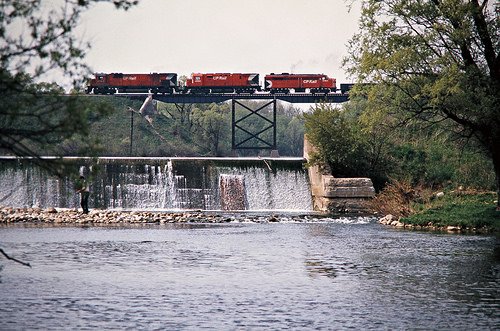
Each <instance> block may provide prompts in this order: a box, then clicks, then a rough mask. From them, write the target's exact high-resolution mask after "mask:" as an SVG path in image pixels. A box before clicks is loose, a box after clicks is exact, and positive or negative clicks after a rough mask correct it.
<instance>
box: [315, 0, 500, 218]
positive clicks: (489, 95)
mask: <svg viewBox="0 0 500 331" xmlns="http://www.w3.org/2000/svg"><path fill="white" fill-rule="evenodd" d="M499 13H500V12H499V11H498V5H497V4H493V3H490V2H488V1H482V2H479V1H459V0H456V1H447V2H441V1H427V2H415V1H403V0H389V1H377V0H367V1H364V2H363V10H362V17H361V20H360V30H359V31H360V32H359V33H357V34H356V35H354V36H353V38H352V39H351V41H350V49H349V56H348V57H346V59H345V66H346V67H347V69H348V71H349V72H350V73H351V75H352V76H353V77H355V78H356V81H357V82H358V83H359V84H356V86H355V87H354V89H353V90H352V91H351V102H350V103H349V104H348V105H347V106H346V107H343V108H341V109H333V108H331V107H329V109H325V107H317V108H316V110H315V111H314V112H312V114H310V115H306V123H305V125H306V134H307V135H308V137H309V138H310V140H311V142H312V143H313V145H316V146H317V147H318V150H317V154H316V157H315V159H314V160H313V161H317V162H323V163H326V164H328V165H329V166H330V168H331V171H332V174H333V175H334V176H335V175H337V176H339V175H340V176H343V175H347V176H348V175H350V174H352V173H353V172H354V173H357V174H358V175H360V176H367V177H371V178H373V180H374V184H375V186H376V188H377V189H378V190H382V189H383V188H384V187H385V192H391V191H401V192H399V193H400V194H390V193H389V194H386V195H385V196H384V195H383V193H382V195H381V196H380V199H379V200H378V202H379V204H380V205H383V204H385V206H384V208H385V209H387V211H386V212H389V210H390V211H391V213H393V214H400V216H401V217H408V216H409V215H414V216H409V217H410V218H409V219H408V221H410V220H411V221H414V222H423V223H425V222H427V221H429V220H430V219H432V218H434V219H436V220H437V221H438V222H445V221H444V219H445V218H446V219H447V220H446V222H452V223H453V222H455V223H457V222H458V223H460V222H464V220H471V221H472V220H474V219H476V220H477V219H478V218H477V215H480V217H479V218H481V217H483V218H488V220H489V221H492V222H496V221H498V219H497V218H495V217H493V216H492V215H496V214H495V207H494V201H496V209H497V210H499V212H500V201H499V197H500V145H499V143H500V94H499V93H498V91H499V90H500V50H499V49H498V47H497V46H498V43H499V41H500V39H499V38H500V33H499V31H500V25H499V22H500V20H499V19H498V18H499V16H498V15H499ZM351 161H352V162H351ZM386 183H390V184H389V185H388V186H386ZM406 186H408V187H409V188H411V189H406ZM420 187H423V188H425V190H420V189H415V188H420ZM459 187H461V188H465V190H467V191H470V190H472V189H474V190H478V191H492V190H496V192H497V193H496V194H497V197H496V199H486V200H488V201H490V203H491V204H492V208H493V211H492V212H490V211H487V210H486V211H484V212H482V211H481V210H482V208H480V205H478V204H477V203H476V202H473V201H468V202H465V201H464V203H462V199H464V197H468V196H469V195H449V196H448V195H445V196H447V198H446V199H443V200H442V203H443V205H442V206H434V205H433V204H432V203H430V202H431V201H432V200H426V199H425V196H423V195H421V194H418V193H419V191H421V193H422V192H424V191H429V192H434V193H435V192H438V191H445V192H446V191H450V192H451V191H455V192H456V191H457V190H458V188H459ZM382 192H384V191H382ZM393 193H394V192H393ZM424 195H425V194H424ZM430 196H432V194H430ZM391 197H392V199H393V200H391ZM452 197H454V198H455V199H460V201H458V202H457V200H453V199H452ZM481 197H483V195H482V194H479V195H478V196H477V197H475V195H472V196H471V199H472V200H474V199H476V198H478V199H479V198H481ZM449 199H451V200H449ZM419 204H420V207H419V208H417V206H418V205H419ZM422 209H424V210H426V212H423V211H422ZM474 209H477V210H478V214H477V215H476V214H474V213H469V212H466V211H467V210H469V211H473V210H474ZM452 210H453V212H452ZM438 211H440V213H439V214H438ZM417 215H418V216H417ZM424 215H426V216H424ZM442 215H447V216H446V217H443V216H442ZM452 215H454V216H452ZM483 221H484V220H483ZM429 222H430V221H429ZM478 222H479V220H478Z"/></svg>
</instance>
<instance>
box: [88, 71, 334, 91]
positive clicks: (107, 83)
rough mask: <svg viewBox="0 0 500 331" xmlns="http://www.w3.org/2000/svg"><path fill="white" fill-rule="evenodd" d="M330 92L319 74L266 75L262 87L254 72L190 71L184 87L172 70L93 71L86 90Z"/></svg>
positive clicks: (331, 86)
mask: <svg viewBox="0 0 500 331" xmlns="http://www.w3.org/2000/svg"><path fill="white" fill-rule="evenodd" d="M292 90H293V91H294V92H310V93H330V92H335V91H336V90H337V88H336V81H335V78H329V77H328V76H327V75H323V74H287V73H284V74H269V75H266V76H265V83H264V89H262V87H261V86H260V83H259V74H256V73H246V74H245V73H212V74H200V73H196V74H192V76H191V78H189V79H188V80H187V81H186V86H180V85H179V84H177V74H176V73H152V74H122V73H112V74H103V73H97V74H95V78H93V79H91V80H89V83H88V86H87V93H94V94H114V93H116V92H118V93H127V92H128V93H133V92H141V93H144V92H146V93H164V94H173V93H234V92H236V93H254V92H260V91H266V92H270V93H290V92H291V91H292Z"/></svg>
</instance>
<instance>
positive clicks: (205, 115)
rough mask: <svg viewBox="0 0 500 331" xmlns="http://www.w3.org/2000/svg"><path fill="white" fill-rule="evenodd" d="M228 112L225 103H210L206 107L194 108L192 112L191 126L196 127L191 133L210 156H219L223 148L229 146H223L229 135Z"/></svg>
mask: <svg viewBox="0 0 500 331" xmlns="http://www.w3.org/2000/svg"><path fill="white" fill-rule="evenodd" d="M229 114H230V109H229V105H228V104H227V103H221V104H215V103H212V104H211V105H209V107H208V109H203V108H195V109H194V110H193V112H192V120H193V126H194V127H195V128H196V130H195V131H194V132H193V134H194V135H195V136H196V137H197V139H198V140H199V144H200V146H202V147H203V148H205V149H206V150H208V151H209V154H210V155H212V156H221V155H223V154H224V149H225V150H226V151H227V150H228V149H229V146H224V142H226V143H227V142H228V139H227V138H228V137H229V128H230V125H229V116H228V115H229ZM226 154H227V152H226Z"/></svg>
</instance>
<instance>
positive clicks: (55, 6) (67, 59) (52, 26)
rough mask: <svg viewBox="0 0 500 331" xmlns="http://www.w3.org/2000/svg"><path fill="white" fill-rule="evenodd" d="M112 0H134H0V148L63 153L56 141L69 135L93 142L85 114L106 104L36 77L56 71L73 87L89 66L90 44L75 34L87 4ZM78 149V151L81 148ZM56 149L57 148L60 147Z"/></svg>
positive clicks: (120, 3)
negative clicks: (84, 97) (64, 95)
mask: <svg viewBox="0 0 500 331" xmlns="http://www.w3.org/2000/svg"><path fill="white" fill-rule="evenodd" d="M97 2H111V3H113V4H114V5H115V6H116V7H117V8H124V9H128V8H130V7H131V6H133V5H134V4H135V3H137V1H132V0H113V1H111V0H108V1H105V0H104V1H101V0H85V1H71V0H65V1H57V2H54V1H43V0H12V1H0V97H1V99H0V101H1V102H0V149H1V150H2V151H3V152H4V153H9V154H14V155H19V156H34V157H37V156H39V155H40V154H45V155H46V154H49V153H50V154H56V155H57V154H64V151H63V150H60V149H58V148H55V146H56V145H57V146H58V144H59V143H60V142H62V141H65V140H68V139H76V140H79V141H80V144H79V146H80V147H82V148H83V151H85V152H89V151H90V150H91V149H92V148H93V139H92V137H90V136H89V127H88V119H89V118H91V117H93V116H96V115H97V114H103V113H106V112H107V111H109V110H110V107H107V106H106V104H105V103H101V102H96V101H90V100H83V99H82V98H76V97H71V96H66V97H63V96H61V95H62V94H64V92H65V90H64V89H62V88H61V87H59V86H57V85H55V84H45V83H40V81H42V80H43V79H44V78H46V77H48V75H57V76H58V77H61V80H63V81H66V82H67V83H68V84H70V85H69V86H71V87H73V88H78V87H79V86H80V85H81V84H82V82H83V80H84V79H85V77H88V74H89V70H88V68H87V66H86V65H85V62H84V60H83V58H84V56H85V51H86V49H87V48H88V47H89V45H88V44H87V43H85V42H83V41H81V40H79V38H78V37H77V36H76V35H75V34H74V29H75V28H76V26H77V24H78V22H79V18H80V16H81V14H82V13H83V12H84V11H85V10H86V9H88V8H89V7H90V6H91V5H92V4H94V3H97ZM83 151H82V152H83ZM59 152H61V153H59Z"/></svg>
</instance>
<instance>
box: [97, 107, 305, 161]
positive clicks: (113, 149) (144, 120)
mask: <svg viewBox="0 0 500 331" xmlns="http://www.w3.org/2000/svg"><path fill="white" fill-rule="evenodd" d="M108 99H111V102H113V104H114V109H115V111H114V112H113V113H112V114H110V115H109V116H107V117H106V118H102V119H99V120H96V121H94V122H92V124H91V126H90V133H91V134H95V135H97V136H98V137H99V139H100V141H101V142H105V144H102V146H101V147H102V148H101V149H100V152H99V154H100V155H106V156H236V155H241V156H252V155H254V156H256V155H269V151H268V150H236V151H233V150H232V143H231V142H232V131H231V116H232V115H231V107H230V104H227V103H221V104H196V105H195V104H185V105H175V104H163V103H158V104H157V107H156V108H157V112H155V113H154V114H148V115H146V114H144V113H141V112H139V109H140V108H141V102H138V101H128V100H127V99H123V98H108ZM249 106H250V107H258V105H255V104H253V105H249ZM131 109H132V110H134V111H133V112H131ZM236 113H237V114H236V115H237V116H239V117H243V116H245V115H246V114H247V113H248V111H246V110H245V109H236ZM300 113H301V112H300V110H299V109H295V108H293V107H291V106H290V107H286V106H284V105H282V104H278V109H277V114H276V122H277V144H278V146H277V147H278V153H279V154H280V155H282V156H302V150H303V143H304V141H303V140H304V139H303V136H304V125H303V119H302V117H301V116H300ZM262 115H263V116H266V117H271V118H272V109H264V110H263V111H262ZM131 116H133V117H134V118H133V128H132V130H131V122H132V118H131ZM242 125H245V128H246V129H248V130H249V131H251V132H254V133H256V132H259V131H261V130H262V129H263V128H265V125H266V123H264V121H262V120H261V119H260V118H259V117H255V116H253V117H248V118H246V119H245V121H244V122H243V124H242ZM131 131H132V133H133V136H132V142H133V144H132V150H130V139H131V136H130V134H131ZM270 133H271V132H264V133H263V134H265V135H269V134H270ZM236 138H237V139H240V140H242V139H245V138H247V135H246V134H245V133H244V132H238V135H237V137H236ZM263 138H264V139H269V138H271V137H269V136H263ZM250 142H251V143H256V142H255V141H250ZM257 142H258V141H257Z"/></svg>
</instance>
